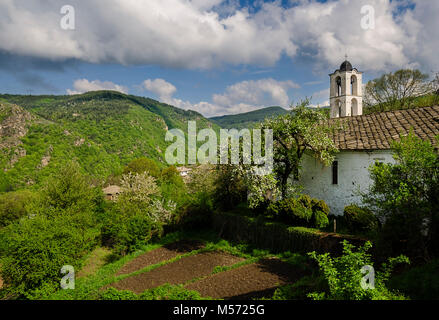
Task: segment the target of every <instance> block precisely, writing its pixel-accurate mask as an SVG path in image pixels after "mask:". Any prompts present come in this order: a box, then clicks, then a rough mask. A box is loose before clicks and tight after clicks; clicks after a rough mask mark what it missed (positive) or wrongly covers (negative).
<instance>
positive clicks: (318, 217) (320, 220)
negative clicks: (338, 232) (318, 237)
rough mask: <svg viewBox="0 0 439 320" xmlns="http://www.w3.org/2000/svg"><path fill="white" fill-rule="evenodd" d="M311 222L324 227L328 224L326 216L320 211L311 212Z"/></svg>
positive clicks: (317, 226) (318, 226)
mask: <svg viewBox="0 0 439 320" xmlns="http://www.w3.org/2000/svg"><path fill="white" fill-rule="evenodd" d="M313 224H314V226H315V227H316V228H326V227H327V226H328V224H329V219H328V216H327V215H326V214H325V213H324V212H322V211H316V212H315V213H314V214H313Z"/></svg>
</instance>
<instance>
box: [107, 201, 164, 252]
mask: <svg viewBox="0 0 439 320" xmlns="http://www.w3.org/2000/svg"><path fill="white" fill-rule="evenodd" d="M162 233H163V226H162V224H161V223H159V222H156V221H153V220H152V219H151V218H150V217H149V216H148V215H147V214H145V213H144V212H141V211H139V212H135V213H131V214H130V215H124V214H123V213H121V212H120V211H119V210H118V209H117V208H112V209H111V210H108V213H107V215H106V217H105V219H104V221H103V223H102V227H101V241H102V244H103V245H105V246H109V247H113V248H114V251H115V253H116V254H118V255H126V254H128V253H130V252H133V251H135V250H136V249H138V248H139V247H140V246H142V245H145V244H146V243H148V242H149V241H150V240H151V239H153V238H154V237H155V236H156V237H160V236H161V235H162Z"/></svg>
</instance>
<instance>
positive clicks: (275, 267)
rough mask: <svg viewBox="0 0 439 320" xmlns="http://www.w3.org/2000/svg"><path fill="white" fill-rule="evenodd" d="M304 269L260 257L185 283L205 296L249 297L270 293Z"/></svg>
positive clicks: (219, 297)
mask: <svg viewBox="0 0 439 320" xmlns="http://www.w3.org/2000/svg"><path fill="white" fill-rule="evenodd" d="M305 275H306V272H304V271H303V270H300V269H297V268H295V267H294V266H292V265H291V264H288V263H286V262H282V261H280V260H279V259H263V260H261V261H259V262H258V263H254V264H250V265H245V266H243V267H240V268H236V269H232V270H229V271H226V272H221V273H217V274H214V275H212V276H209V277H207V278H204V279H202V280H200V281H197V282H194V283H191V284H189V285H187V286H186V288H187V289H189V290H196V291H198V292H199V293H200V294H201V295H202V296H204V297H212V298H216V299H246V300H247V299H252V298H262V297H269V296H270V295H272V294H273V293H274V290H275V289H276V288H277V287H279V286H282V285H285V284H289V283H294V282H295V281H297V280H299V279H300V278H301V277H303V276H305Z"/></svg>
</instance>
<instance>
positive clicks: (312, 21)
mask: <svg viewBox="0 0 439 320" xmlns="http://www.w3.org/2000/svg"><path fill="white" fill-rule="evenodd" d="M236 3H237V2H236V1H221V0H148V1H138V0H106V1H100V0H89V1H79V0H71V1H70V4H71V5H72V6H73V7H75V9H76V30H74V31H65V30H62V29H61V28H60V26H59V22H60V19H61V14H60V13H59V10H60V8H61V7H62V6H63V5H64V4H65V3H64V1H61V0H34V1H14V0H2V1H1V2H0V50H1V51H3V52H6V53H13V54H19V55H25V56H33V57H42V58H47V59H51V60H55V61H64V60H67V59H79V60H83V61H87V62H91V63H120V64H126V65H128V64H155V65H160V66H165V67H178V68H201V69H206V68H213V67H217V66H220V65H222V64H252V65H257V66H259V67H264V66H271V65H274V64H275V63H276V62H277V61H279V59H280V58H281V57H282V56H283V55H287V56H289V57H290V58H292V59H294V60H295V61H297V60H298V59H300V58H301V57H307V58H312V59H313V61H315V62H316V64H315V68H314V71H316V70H317V71H319V70H320V71H321V72H323V70H324V72H327V70H328V67H329V66H332V67H334V66H338V64H339V63H340V60H342V59H343V56H344V54H345V53H348V55H349V57H350V60H352V62H353V63H354V64H355V66H358V67H359V68H361V69H362V70H364V71H379V72H382V71H387V70H390V69H396V68H401V67H404V66H421V67H422V68H423V69H424V70H425V71H430V69H439V60H438V59H437V52H438V50H439V38H438V37H437V34H436V33H437V28H438V22H437V21H438V20H437V17H438V16H439V2H438V1H425V0H422V1H421V0H406V1H390V0H338V1H335V0H332V1H327V2H324V3H322V2H318V1H317V0H296V1H291V3H292V4H294V5H293V6H292V7H290V8H284V7H282V6H281V1H273V2H266V3H265V2H259V3H261V6H260V9H259V10H257V11H256V12H254V11H253V10H250V9H248V8H241V7H239V6H237V5H236ZM407 3H414V4H416V6H415V7H414V9H413V10H411V9H410V10H405V11H404V10H403V11H401V10H399V7H398V6H400V5H401V4H407ZM363 5H371V6H373V7H374V8H375V14H376V17H375V20H376V28H375V29H374V30H367V31H366V30H363V29H362V28H361V26H360V22H361V18H362V15H361V7H362V6H363ZM298 63H300V61H299V62H298Z"/></svg>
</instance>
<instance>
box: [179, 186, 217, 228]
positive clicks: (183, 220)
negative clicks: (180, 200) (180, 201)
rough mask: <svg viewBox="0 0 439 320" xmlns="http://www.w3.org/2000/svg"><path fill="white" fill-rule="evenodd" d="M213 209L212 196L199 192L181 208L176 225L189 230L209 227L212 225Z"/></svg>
mask: <svg viewBox="0 0 439 320" xmlns="http://www.w3.org/2000/svg"><path fill="white" fill-rule="evenodd" d="M213 209H214V204H213V200H212V196H211V194H210V193H208V192H204V191H200V192H197V193H195V194H193V195H191V197H190V199H189V201H188V202H187V203H186V204H184V205H183V206H182V207H181V208H180V210H179V211H178V213H177V216H176V219H175V221H174V223H175V224H177V225H179V226H180V227H183V228H188V229H197V228H205V227H208V226H210V225H211V219H212V211H213Z"/></svg>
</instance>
